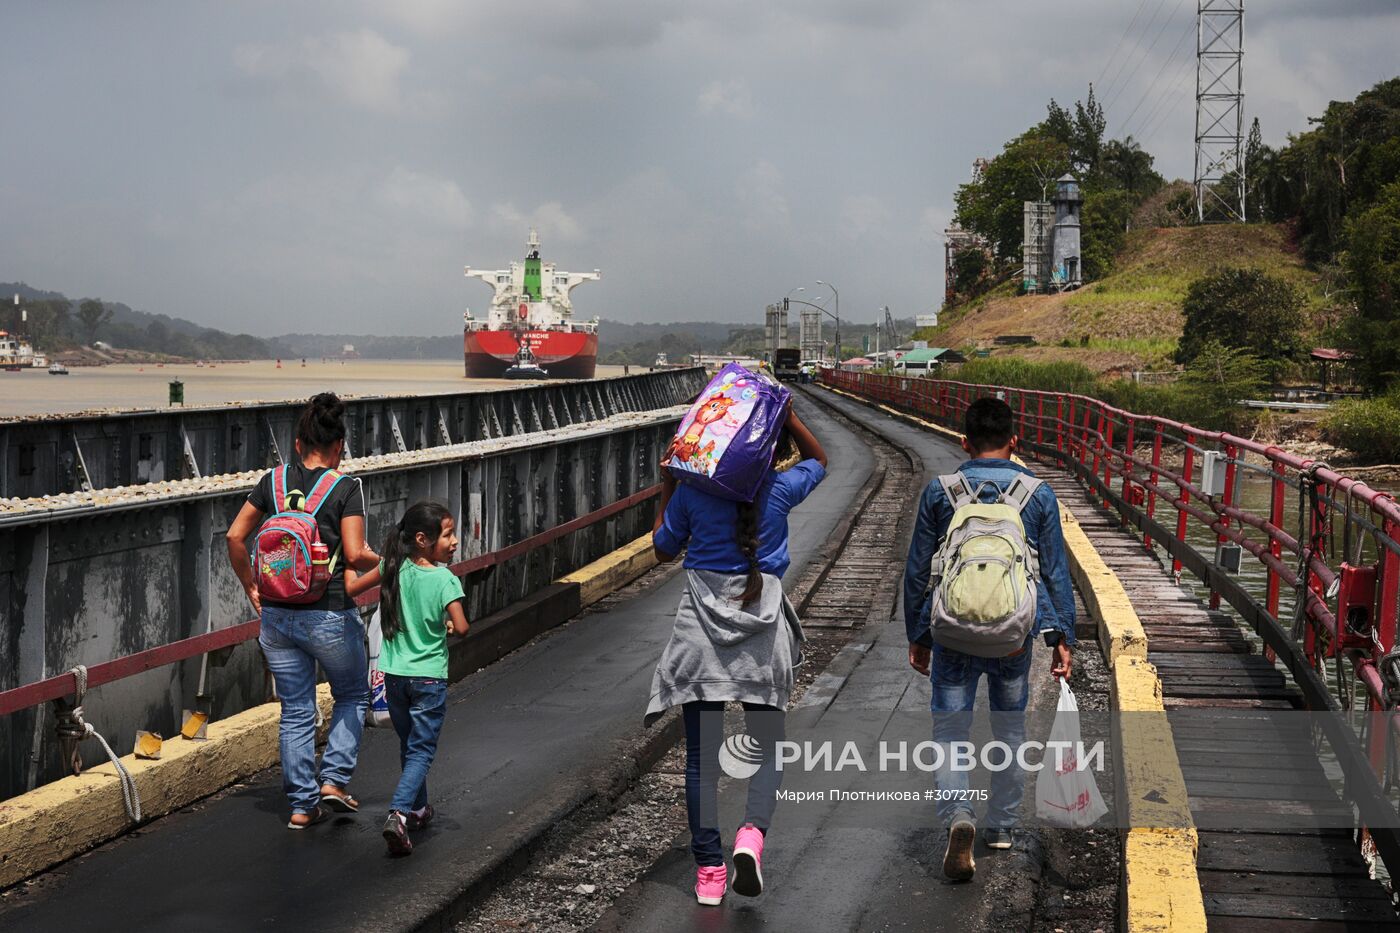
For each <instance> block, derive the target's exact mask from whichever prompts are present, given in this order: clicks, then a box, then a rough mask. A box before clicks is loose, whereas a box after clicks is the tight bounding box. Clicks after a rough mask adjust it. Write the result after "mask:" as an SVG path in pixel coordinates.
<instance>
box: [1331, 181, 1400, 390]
mask: <svg viewBox="0 0 1400 933" xmlns="http://www.w3.org/2000/svg"><path fill="white" fill-rule="evenodd" d="M1346 232H1347V242H1348V243H1349V244H1350V245H1349V247H1348V248H1347V251H1346V252H1345V253H1344V254H1343V266H1344V267H1345V268H1346V270H1347V274H1348V276H1349V277H1350V279H1351V282H1352V287H1353V289H1354V291H1355V294H1356V316H1355V317H1354V318H1353V320H1352V328H1351V330H1352V343H1353V346H1354V347H1355V348H1356V350H1357V351H1358V353H1359V355H1360V357H1361V368H1362V375H1363V378H1364V379H1365V380H1366V383H1367V384H1368V385H1369V386H1371V387H1372V388H1374V389H1381V388H1383V387H1385V386H1386V385H1388V384H1390V383H1391V382H1393V381H1394V380H1395V378H1396V377H1397V376H1400V181H1396V182H1392V183H1391V184H1390V185H1389V186H1387V187H1386V188H1384V189H1382V191H1381V195H1380V197H1379V198H1378V199H1377V200H1376V203H1375V204H1374V205H1372V206H1371V207H1370V208H1368V209H1367V210H1365V211H1362V212H1361V213H1359V214H1357V215H1356V216H1355V217H1353V218H1351V219H1350V220H1348V221H1347V231H1346Z"/></svg>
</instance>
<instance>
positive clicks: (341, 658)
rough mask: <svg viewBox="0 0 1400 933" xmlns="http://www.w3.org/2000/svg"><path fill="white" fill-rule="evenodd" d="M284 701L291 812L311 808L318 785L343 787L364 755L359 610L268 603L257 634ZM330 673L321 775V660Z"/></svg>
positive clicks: (285, 780) (365, 681) (364, 669)
mask: <svg viewBox="0 0 1400 933" xmlns="http://www.w3.org/2000/svg"><path fill="white" fill-rule="evenodd" d="M258 644H259V645H261V646H262V650H263V655H264V656H265V657H266V658H267V666H268V669H270V670H271V671H272V679H273V682H274V683H275V684H276V685H277V696H278V698H279V699H280V700H281V701H282V721H281V724H280V726H279V730H278V731H279V735H280V738H281V745H282V790H283V791H285V792H286V794H287V799H288V800H289V801H291V804H292V812H294V813H310V812H311V811H312V810H314V809H315V808H316V804H317V803H319V802H320V800H321V785H322V784H334V785H335V786H336V787H342V788H343V787H346V786H348V785H349V783H350V776H351V775H352V774H354V773H355V762H356V760H357V759H358V758H359V755H360V734H361V733H362V732H363V731H364V727H365V708H366V707H368V706H369V659H368V658H367V657H366V655H365V628H364V626H363V625H361V624H360V614H359V612H358V611H357V610H354V609H344V610H339V611H328V610H324V609H283V608H281V607H277V606H264V607H263V610H262V633H261V634H260V635H259V636H258ZM318 662H319V663H320V665H321V670H323V671H325V672H326V680H327V681H328V682H329V683H330V685H331V696H332V697H334V699H335V708H334V709H333V710H332V711H331V728H330V734H329V736H328V737H327V739H326V751H325V754H324V755H323V756H322V758H321V775H320V778H319V779H318V778H317V776H316V664H317V663H318Z"/></svg>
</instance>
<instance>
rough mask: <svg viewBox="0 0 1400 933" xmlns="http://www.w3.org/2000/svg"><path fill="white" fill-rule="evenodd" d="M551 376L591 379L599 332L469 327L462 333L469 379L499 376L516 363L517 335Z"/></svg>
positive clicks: (495, 377) (596, 355)
mask: <svg viewBox="0 0 1400 933" xmlns="http://www.w3.org/2000/svg"><path fill="white" fill-rule="evenodd" d="M522 335H523V336H524V337H525V339H526V340H527V341H528V346H529V347H530V352H531V353H533V354H534V355H535V361H536V362H537V363H539V364H540V365H541V366H543V367H544V368H545V370H546V371H547V372H548V373H549V376H550V378H551V379H592V378H593V374H594V372H595V371H596V370H597V366H598V335H597V334H585V333H570V332H567V331H556V330H530V331H523V332H518V331H512V330H469V331H466V332H465V333H464V334H463V349H464V355H465V360H466V373H467V378H468V379H499V378H501V377H502V376H504V375H505V372H506V370H507V369H509V368H510V367H511V366H512V365H514V363H515V354H516V352H517V351H518V350H519V347H520V338H521V336H522Z"/></svg>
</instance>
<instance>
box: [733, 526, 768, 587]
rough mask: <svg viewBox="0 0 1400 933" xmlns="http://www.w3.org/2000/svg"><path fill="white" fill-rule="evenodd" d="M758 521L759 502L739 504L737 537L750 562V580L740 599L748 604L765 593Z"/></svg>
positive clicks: (747, 581)
mask: <svg viewBox="0 0 1400 933" xmlns="http://www.w3.org/2000/svg"><path fill="white" fill-rule="evenodd" d="M758 520H759V514H758V503H757V502H740V503H739V523H738V526H737V528H736V529H735V536H736V537H737V538H738V540H739V550H741V551H743V552H744V557H745V558H746V559H747V560H748V562H749V574H748V579H747V580H746V581H745V585H744V592H743V593H742V594H741V595H740V599H742V600H743V602H746V603H749V602H753V601H754V600H755V599H757V598H758V595H759V594H760V593H762V592H763V574H762V573H761V572H760V571H759V569H758V543H759V541H758Z"/></svg>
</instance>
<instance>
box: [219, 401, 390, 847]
mask: <svg viewBox="0 0 1400 933" xmlns="http://www.w3.org/2000/svg"><path fill="white" fill-rule="evenodd" d="M295 446H296V459H295V460H294V461H293V462H291V463H288V464H285V465H284V466H279V467H276V468H274V469H272V470H269V471H268V472H267V473H265V474H263V476H262V478H261V479H259V480H258V484H257V485H256V486H255V487H253V491H252V493H250V494H249V496H248V501H247V502H245V503H244V504H243V508H242V510H241V511H239V513H238V516H237V517H236V518H235V519H234V520H233V524H232V525H230V526H229V530H228V535H227V539H228V554H229V561H230V562H231V563H232V564H233V572H234V573H235V574H237V575H238V580H239V582H240V583H242V584H243V591H244V592H245V593H246V594H247V595H248V601H249V602H251V603H252V604H253V610H254V611H255V612H257V613H258V614H259V617H260V618H261V620H262V632H261V634H260V635H259V636H258V644H259V645H261V647H262V650H263V656H264V657H265V658H266V659H267V666H268V669H269V670H271V671H272V678H273V683H274V684H275V685H276V687H277V698H278V699H279V700H280V701H281V703H282V719H281V723H280V725H279V732H280V739H281V742H280V744H281V752H282V789H283V790H284V791H285V792H286V794H287V799H288V801H289V802H290V804H291V809H292V815H291V818H290V819H289V820H288V821H287V828H288V829H305V828H306V827H308V826H310V825H311V824H312V823H315V822H318V821H319V820H321V819H322V818H323V817H325V816H326V813H327V811H328V810H336V811H339V812H342V813H353V812H355V811H356V810H358V809H359V802H358V801H356V800H355V798H354V797H352V796H351V795H350V793H349V791H348V790H346V788H347V787H348V786H349V784H350V777H351V775H352V774H354V772H355V764H356V762H357V760H358V759H359V754H360V734H361V731H362V730H363V728H364V723H365V709H366V707H368V706H369V661H368V659H367V658H366V656H365V633H364V626H363V625H361V624H360V615H359V611H358V610H357V609H356V608H355V603H354V600H353V599H351V597H350V594H348V593H347V592H346V590H345V579H344V571H345V570H346V569H351V570H371V569H373V568H374V567H376V566H378V564H379V556H378V555H377V554H375V553H374V551H373V550H372V549H371V548H370V547H369V546H368V545H366V544H365V493H364V489H363V488H362V487H361V485H360V481H359V480H358V479H356V478H355V477H353V476H349V475H346V474H343V473H340V472H339V471H338V468H339V466H340V461H341V458H342V457H343V456H344V454H345V403H344V402H342V401H341V400H340V399H339V398H337V397H336V396H335V395H334V394H332V393H330V392H323V393H321V394H320V395H317V396H316V397H315V398H313V399H311V401H309V402H307V403H306V407H305V408H303V409H302V412H301V416H300V418H299V419H298V420H297V433H296V445H295ZM279 500H280V501H279ZM303 512H305V513H310V514H311V515H312V516H313V517H314V518H315V523H316V533H317V534H318V535H319V539H320V543H321V544H323V545H325V547H326V556H327V557H328V559H329V568H328V574H329V576H328V577H325V578H322V579H324V583H323V584H322V585H323V586H324V589H321V590H320V591H319V595H318V593H317V591H315V590H312V591H311V592H310V593H309V596H310V597H312V598H310V599H302V600H300V601H298V602H287V601H281V600H277V599H273V598H271V597H269V598H263V596H262V593H261V591H260V589H259V575H257V574H254V572H253V565H252V563H251V560H250V556H249V549H248V538H249V537H250V536H251V535H253V533H254V532H256V531H257V530H258V528H259V526H261V525H262V524H263V521H264V518H266V517H267V516H277V515H279V514H281V515H285V514H287V513H303ZM294 521H295V520H294ZM260 537H262V536H260ZM284 540H285V541H286V542H287V543H286V548H287V555H288V556H287V557H286V558H284V559H283V560H282V562H281V563H280V564H279V562H278V560H277V559H276V557H277V555H276V554H270V555H269V554H265V555H262V556H261V557H260V561H261V562H262V564H263V566H264V567H266V568H267V571H268V572H271V571H272V570H274V569H275V568H278V567H281V566H285V565H290V564H292V563H294V560H293V557H292V554H293V550H294V548H293V542H292V539H290V538H286V539H284ZM269 558H271V559H269ZM317 664H320V666H321V670H323V671H325V673H326V679H327V680H328V681H330V686H331V695H332V697H333V698H334V700H335V707H334V709H333V710H332V712H331V727H330V733H329V736H328V738H327V740H326V751H325V754H324V755H323V756H322V758H321V768H320V774H319V775H318V774H317V769H316V665H317Z"/></svg>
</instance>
